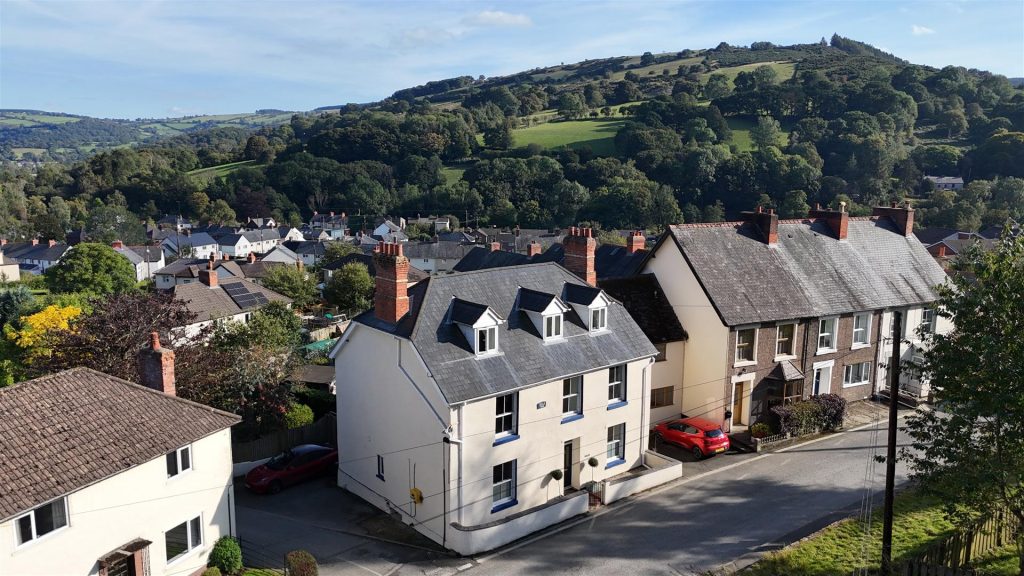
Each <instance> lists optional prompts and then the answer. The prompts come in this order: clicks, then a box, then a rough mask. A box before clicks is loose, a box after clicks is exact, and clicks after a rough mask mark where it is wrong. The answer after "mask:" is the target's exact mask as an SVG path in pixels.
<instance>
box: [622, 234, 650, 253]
mask: <svg viewBox="0 0 1024 576" xmlns="http://www.w3.org/2000/svg"><path fill="white" fill-rule="evenodd" d="M646 246H647V237H645V236H644V233H643V230H634V231H633V233H632V234H630V236H629V239H628V240H627V241H626V250H627V251H628V252H629V253H630V254H635V253H637V252H639V251H641V250H643V249H644V248H645V247H646Z"/></svg>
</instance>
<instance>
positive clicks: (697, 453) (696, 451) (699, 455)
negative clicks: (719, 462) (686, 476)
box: [693, 446, 704, 460]
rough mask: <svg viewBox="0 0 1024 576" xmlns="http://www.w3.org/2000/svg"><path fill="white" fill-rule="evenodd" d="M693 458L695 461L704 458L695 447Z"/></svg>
mask: <svg viewBox="0 0 1024 576" xmlns="http://www.w3.org/2000/svg"><path fill="white" fill-rule="evenodd" d="M693 457H694V458H696V459H697V460H701V459H703V458H704V453H703V452H701V450H700V448H698V447H697V446H694V447H693Z"/></svg>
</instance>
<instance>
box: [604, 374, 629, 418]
mask: <svg viewBox="0 0 1024 576" xmlns="http://www.w3.org/2000/svg"><path fill="white" fill-rule="evenodd" d="M619 371H621V378H619V379H617V380H613V378H614V377H615V375H616V372H619ZM628 372H629V371H628V370H627V367H626V365H625V364H618V365H615V366H611V367H610V368H608V407H609V408H612V407H616V408H617V407H619V406H622V405H625V404H626V386H627V378H628V376H627V375H628ZM616 389H617V392H618V394H614V392H615V391H616ZM613 394H614V395H613Z"/></svg>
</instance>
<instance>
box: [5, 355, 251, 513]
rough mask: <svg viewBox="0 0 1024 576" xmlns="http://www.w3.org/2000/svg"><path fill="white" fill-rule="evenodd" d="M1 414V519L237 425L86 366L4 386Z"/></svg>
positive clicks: (231, 416)
mask: <svg viewBox="0 0 1024 576" xmlns="http://www.w3.org/2000/svg"><path fill="white" fill-rule="evenodd" d="M0 414H3V418H0V454H3V458H0V486H2V488H0V522H2V521H4V520H6V519H7V518H10V517H12V516H15V515H17V514H19V513H21V512H24V511H26V510H29V509H31V508H33V507H35V506H38V505H40V504H43V503H45V502H48V501H50V500H53V499H55V498H59V497H61V496H64V495H66V494H69V493H71V492H74V491H76V490H78V489H81V488H84V487H86V486H89V485H91V484H94V483H96V482H98V481H100V480H103V479H105V478H109V477H111V476H113V475H115V474H118V473H121V472H124V471H125V470H128V469H129V468H132V467H134V466H138V465H139V464H143V463H145V462H148V461H150V460H153V459H154V458H163V456H164V455H165V454H167V453H168V452H170V451H172V450H174V449H176V448H179V447H181V446H184V445H186V444H189V443H191V442H195V441H197V440H200V439H202V438H205V437H206V436H209V435H210V434H213V433H215V432H218V431H220V430H223V429H225V428H229V427H230V426H232V425H233V424H235V423H236V422H238V421H239V418H238V417H237V416H235V415H234V414H228V413H227V412H221V411H219V410H215V409H213V408H210V407H208V406H203V405H202V404H197V403H195V402H190V401H188V400H184V399H182V398H177V397H175V396H168V395H166V394H164V393H162V392H158V391H156V390H152V389H149V388H146V387H144V386H139V385H138V384H133V383H131V382H128V381H126V380H121V379H120V378H115V377H113V376H108V375H107V374H103V373H101V372H97V371H95V370H92V369H89V368H74V369H71V370H65V371H63V372H58V373H56V374H51V375H49V376H43V377H42V378H37V379H35V380H28V381H26V382H21V383H19V384H15V385H14V386H10V387H7V388H3V389H0Z"/></svg>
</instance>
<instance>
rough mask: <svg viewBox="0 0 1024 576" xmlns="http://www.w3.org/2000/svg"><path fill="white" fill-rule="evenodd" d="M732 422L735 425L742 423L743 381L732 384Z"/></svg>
mask: <svg viewBox="0 0 1024 576" xmlns="http://www.w3.org/2000/svg"><path fill="white" fill-rule="evenodd" d="M732 423H733V425H735V426H741V425H742V424H743V382H737V383H735V384H733V385H732Z"/></svg>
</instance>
